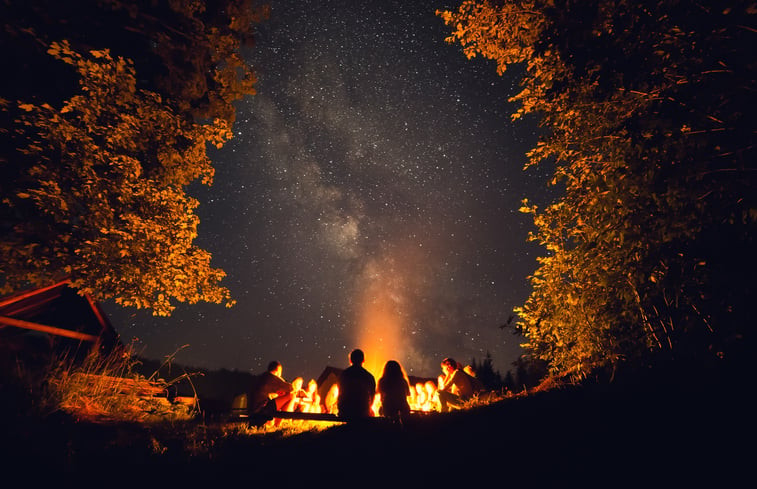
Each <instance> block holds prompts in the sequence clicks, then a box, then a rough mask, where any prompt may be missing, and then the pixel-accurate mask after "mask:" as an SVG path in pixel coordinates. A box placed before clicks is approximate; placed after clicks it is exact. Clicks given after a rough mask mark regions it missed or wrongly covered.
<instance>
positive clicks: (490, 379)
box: [471, 351, 504, 390]
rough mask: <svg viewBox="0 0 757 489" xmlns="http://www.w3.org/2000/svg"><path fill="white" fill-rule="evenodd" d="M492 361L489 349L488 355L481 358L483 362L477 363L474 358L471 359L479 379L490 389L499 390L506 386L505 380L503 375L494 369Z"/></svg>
mask: <svg viewBox="0 0 757 489" xmlns="http://www.w3.org/2000/svg"><path fill="white" fill-rule="evenodd" d="M492 362H493V359H492V355H491V353H490V352H488V351H487V352H486V356H485V357H484V359H483V360H481V363H477V362H476V359H475V358H474V359H473V360H471V366H472V367H473V371H474V372H476V377H478V380H480V381H481V383H482V384H484V387H486V388H487V389H488V390H499V389H501V388H502V387H504V381H503V380H502V375H501V374H500V373H499V371H495V370H494V366H493V365H492Z"/></svg>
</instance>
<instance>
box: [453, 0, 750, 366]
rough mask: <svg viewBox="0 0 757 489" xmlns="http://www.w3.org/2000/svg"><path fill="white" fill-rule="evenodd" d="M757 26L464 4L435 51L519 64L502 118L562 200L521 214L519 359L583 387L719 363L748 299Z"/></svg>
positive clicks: (582, 6)
mask: <svg viewBox="0 0 757 489" xmlns="http://www.w3.org/2000/svg"><path fill="white" fill-rule="evenodd" d="M756 13H757V10H756V9H755V8H754V7H753V6H750V5H749V4H748V2H730V4H729V5H724V6H722V7H718V8H715V7H712V8H710V7H706V6H703V5H700V4H697V3H691V2H679V1H667V2H630V1H625V0H614V1H613V0H593V1H591V0H590V1H583V0H582V1H573V0H562V1H553V0H522V1H521V0H505V1H504V2H497V4H496V5H495V4H493V3H488V2H475V1H465V2H463V4H462V5H461V7H460V8H459V9H458V10H457V11H456V12H448V11H447V12H439V13H438V14H439V15H440V16H441V17H442V18H443V19H444V21H445V22H446V23H447V24H448V25H451V26H454V29H455V30H454V31H453V33H452V35H451V36H450V37H449V38H448V41H450V42H459V43H460V44H461V45H462V46H463V50H464V52H465V53H466V55H467V56H468V57H473V56H476V55H482V56H485V57H487V58H490V59H494V60H495V61H496V63H497V68H498V71H499V72H500V73H502V72H504V71H505V70H506V69H507V68H508V67H510V66H511V65H513V64H519V65H523V66H524V67H525V75H524V77H523V80H522V85H521V87H522V90H521V91H520V93H518V94H517V95H515V96H514V97H512V98H511V99H510V100H511V101H515V102H519V103H520V107H519V109H518V110H517V112H516V113H515V114H513V119H518V118H519V117H521V116H523V115H525V114H535V115H538V116H539V118H540V123H541V124H542V126H543V127H544V128H545V135H544V136H542V137H541V138H540V140H539V141H538V143H537V144H536V146H535V147H534V148H533V149H532V150H531V151H530V152H529V153H528V156H529V163H528V165H536V164H540V163H542V162H549V163H553V164H554V165H555V171H554V180H553V181H552V184H553V185H557V186H559V188H560V189H561V190H562V196H561V197H560V198H558V199H557V200H556V201H554V202H552V203H550V204H548V205H547V206H546V207H544V208H543V209H541V208H539V207H537V206H536V205H533V204H531V203H529V202H528V201H526V202H524V206H523V208H522V210H523V211H524V212H527V213H530V214H532V215H533V218H534V224H535V226H536V231H535V232H534V233H532V236H531V239H532V240H535V241H538V242H539V243H541V244H542V245H543V246H544V247H545V249H546V254H545V256H543V257H541V258H540V259H539V266H538V269H537V270H536V271H535V273H534V274H533V275H532V276H531V277H530V281H531V285H532V287H533V290H532V292H531V295H530V297H529V298H528V299H527V301H526V303H525V304H524V305H523V306H522V307H520V308H517V310H516V311H517V312H518V314H519V316H520V322H519V325H518V326H519V327H520V328H521V329H522V331H523V334H524V335H525V338H526V342H525V343H524V345H523V346H524V347H525V348H527V350H529V352H530V354H532V355H534V356H535V357H536V358H539V359H542V360H546V361H548V362H549V364H550V368H551V370H552V372H553V373H557V374H568V375H572V376H575V377H578V378H581V377H584V376H585V375H587V374H588V373H589V372H591V371H593V370H596V369H613V368H615V367H616V366H617V365H618V364H620V363H623V362H630V363H639V364H641V363H645V362H647V361H648V358H649V357H650V356H651V355H654V354H659V353H660V352H666V354H667V355H668V356H671V357H677V358H683V357H685V358H692V357H698V356H709V357H713V356H714V357H723V356H729V355H731V356H735V355H736V352H737V351H738V348H737V346H738V345H739V343H741V344H743V342H740V341H739V339H740V338H744V336H745V335H747V334H748V317H749V308H750V301H751V298H752V297H753V294H754V285H753V281H752V280H751V279H750V278H749V277H750V276H752V275H753V274H754V272H755V260H754V257H753V252H752V251H751V250H752V249H753V248H754V235H755V233H754V231H755V224H756V223H757V202H756V201H755V200H756V199H755V195H754V192H753V191H752V190H751V189H752V188H753V187H754V184H755V176H757V173H755V171H756V170H757V169H756V168H755V161H757V160H756V159H755V154H754V152H755V134H756V132H755V123H754V122H755V121H754V117H755V116H754V114H753V112H751V111H750V110H748V109H747V107H749V101H750V100H751V98H752V95H751V94H752V93H753V92H754V88H755V61H754V58H753V56H750V55H749V53H748V47H747V46H749V45H750V44H751V43H752V42H753V41H754V39H753V36H754V32H755V31H754V29H752V28H750V27H748V26H749V25H753V23H754V16H755V14H756Z"/></svg>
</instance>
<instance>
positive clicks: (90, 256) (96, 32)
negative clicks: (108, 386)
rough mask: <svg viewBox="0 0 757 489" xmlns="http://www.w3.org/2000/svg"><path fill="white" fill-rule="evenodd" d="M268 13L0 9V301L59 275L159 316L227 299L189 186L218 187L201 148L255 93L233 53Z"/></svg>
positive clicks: (233, 7)
mask: <svg viewBox="0 0 757 489" xmlns="http://www.w3.org/2000/svg"><path fill="white" fill-rule="evenodd" d="M264 16H265V10H264V9H261V8H255V6H254V5H253V4H252V2H251V1H250V0H224V1H219V2H211V3H209V4H207V5H206V4H205V2H199V1H197V2H193V1H189V2H187V1H173V0H168V1H165V2H152V3H146V2H132V1H117V0H90V1H82V2H75V3H74V4H70V3H69V2H56V1H34V2H6V3H5V4H4V5H3V6H2V12H1V14H0V19H2V20H1V21H0V22H2V24H0V25H2V28H0V29H1V30H0V36H2V40H3V49H2V53H0V59H1V60H2V61H0V62H2V65H3V66H4V67H6V70H5V72H6V73H7V76H5V77H4V78H3V80H2V85H0V87H1V88H0V90H1V91H0V118H1V119H2V125H1V126H0V136H2V141H1V142H0V199H1V200H0V292H1V293H8V292H12V291H14V290H18V289H20V288H24V287H28V286H30V285H42V284H45V283H49V282H50V281H51V280H56V279H59V278H63V277H67V278H69V279H70V280H71V284H72V285H73V286H74V287H75V288H77V289H78V290H80V291H81V292H86V293H88V294H90V295H92V296H93V297H94V298H96V299H99V300H104V299H111V298H112V299H115V300H116V302H117V303H119V304H122V305H125V306H136V307H140V308H142V307H144V308H149V309H151V310H152V311H153V312H154V313H155V314H158V315H168V314H170V313H171V311H172V310H173V309H174V307H175V302H176V301H179V302H188V303H196V302H198V301H209V302H215V303H221V302H224V303H226V305H228V306H231V305H232V304H233V300H232V299H231V297H230V293H229V291H228V289H226V288H225V287H223V286H221V285H220V282H221V280H222V278H223V277H224V275H225V274H224V272H223V271H222V270H220V269H216V268H213V267H212V266H211V264H210V261H211V255H210V253H209V252H208V251H206V250H203V249H201V248H198V247H197V246H195V245H194V244H193V241H194V239H195V238H196V236H197V225H198V223H199V220H198V217H197V215H196V214H195V213H194V210H195V208H196V207H197V205H198V202H197V200H195V199H193V198H192V197H190V196H189V195H188V194H187V192H186V189H187V187H188V186H189V185H190V184H192V183H193V182H195V181H200V182H201V183H203V184H206V185H210V184H211V183H212V179H213V166H212V162H211V161H210V159H209V158H208V154H207V148H208V145H209V144H212V145H214V146H215V147H221V146H222V145H223V144H224V143H225V142H226V141H227V140H228V139H229V138H230V137H231V126H232V123H233V122H234V118H235V109H234V106H233V103H234V102H235V101H237V100H239V99H241V98H242V97H244V96H246V95H251V94H253V93H254V88H253V86H254V81H255V78H254V75H253V73H252V71H251V68H250V67H249V66H248V65H247V64H246V63H245V62H244V60H243V59H242V56H241V49H242V48H244V47H245V46H249V45H250V44H251V40H252V35H251V33H252V26H253V24H254V23H255V22H258V21H260V20H261V19H262V18H263V17H264ZM10 46H12V49H9V47H10Z"/></svg>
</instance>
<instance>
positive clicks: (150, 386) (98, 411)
mask: <svg viewBox="0 0 757 489" xmlns="http://www.w3.org/2000/svg"><path fill="white" fill-rule="evenodd" d="M137 362H138V361H137V360H135V355H134V351H133V348H132V347H131V346H126V347H119V348H115V349H114V350H112V351H111V352H109V353H108V354H106V355H103V354H100V353H99V352H98V351H97V350H96V349H93V350H92V351H90V352H89V354H87V355H86V357H85V358H84V359H83V361H81V362H78V361H74V360H73V359H72V357H71V356H70V355H67V354H65V355H62V356H60V357H54V358H53V360H52V362H51V367H50V369H49V373H48V375H47V383H46V389H45V391H44V395H43V399H42V405H43V406H45V408H46V410H48V411H49V412H54V411H57V410H60V411H63V412H66V413H68V414H70V415H71V416H73V417H74V418H75V419H77V420H85V421H89V422H110V423H114V422H141V423H155V422H166V421H167V422H176V421H188V420H190V419H192V418H193V417H195V416H196V415H197V412H198V411H197V406H196V404H193V403H186V402H172V401H170V400H169V399H168V397H167V390H168V388H169V387H170V386H171V385H173V384H175V383H177V382H179V381H181V380H183V379H185V378H189V377H190V376H189V375H188V374H186V373H185V374H183V375H181V376H179V377H177V378H176V379H173V380H172V381H170V382H167V381H165V380H163V379H156V378H153V377H144V376H143V375H140V374H138V373H136V372H135V371H134V370H135V367H136V366H137Z"/></svg>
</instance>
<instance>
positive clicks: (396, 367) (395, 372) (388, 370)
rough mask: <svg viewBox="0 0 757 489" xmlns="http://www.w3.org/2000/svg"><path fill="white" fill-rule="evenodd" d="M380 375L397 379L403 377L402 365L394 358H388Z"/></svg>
mask: <svg viewBox="0 0 757 489" xmlns="http://www.w3.org/2000/svg"><path fill="white" fill-rule="evenodd" d="M381 376H382V377H384V378H387V379H397V378H400V377H404V373H403V372H402V366H401V365H400V363H399V362H398V361H396V360H389V361H388V362H386V364H384V372H383V373H382V374H381Z"/></svg>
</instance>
